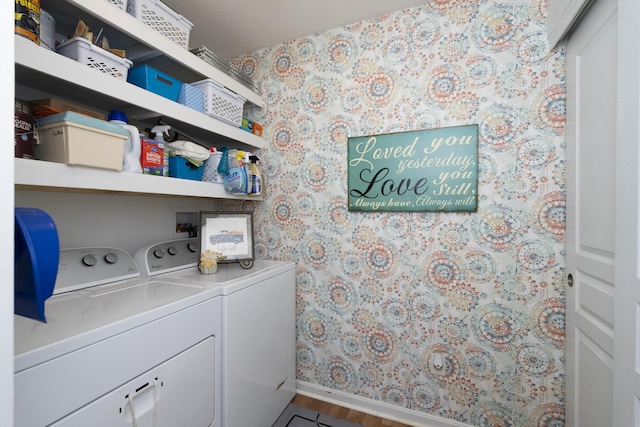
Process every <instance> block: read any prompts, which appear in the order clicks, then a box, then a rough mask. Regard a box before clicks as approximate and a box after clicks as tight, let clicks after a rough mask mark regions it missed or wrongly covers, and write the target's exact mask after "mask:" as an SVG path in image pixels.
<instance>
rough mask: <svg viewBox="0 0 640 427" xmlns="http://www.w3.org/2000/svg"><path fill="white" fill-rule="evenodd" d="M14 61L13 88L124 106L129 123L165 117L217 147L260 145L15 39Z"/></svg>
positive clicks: (235, 129) (233, 130) (256, 139)
mask: <svg viewBox="0 0 640 427" xmlns="http://www.w3.org/2000/svg"><path fill="white" fill-rule="evenodd" d="M106 4H107V6H109V7H112V8H114V9H115V7H113V6H110V5H109V4H108V3H106ZM116 11H118V10H117V9H116ZM176 46H177V45H176ZM191 56H194V57H195V55H191ZM196 59H197V58H196ZM15 63H16V66H17V67H21V68H22V70H23V71H24V73H22V74H20V73H19V72H16V83H18V84H20V83H22V84H23V85H24V86H27V85H28V84H31V85H38V84H39V86H40V87H37V88H38V89H41V90H43V89H46V87H47V86H49V87H51V89H50V90H51V91H56V92H58V93H63V94H64V93H65V92H69V93H68V94H67V95H66V96H64V97H65V98H68V99H82V100H84V101H85V103H86V102H93V103H94V104H95V105H94V106H96V105H97V106H105V107H109V105H116V106H122V105H126V106H127V107H124V108H123V107H117V108H116V109H125V110H127V113H128V114H127V115H128V116H129V118H130V119H136V116H140V117H139V118H140V119H142V120H144V119H147V118H150V117H160V116H162V117H168V118H171V119H174V120H176V121H178V122H180V123H183V126H182V127H185V128H188V130H189V131H190V132H189V133H190V134H191V133H193V134H196V135H197V136H198V137H199V139H206V138H207V135H208V134H209V135H210V139H212V140H214V139H216V138H217V136H220V137H221V140H223V141H225V142H223V143H222V144H217V145H229V144H228V142H230V141H235V142H239V143H241V144H246V145H248V146H250V147H254V148H262V146H263V142H262V138H261V137H259V136H256V135H254V134H251V133H249V132H246V131H244V130H242V129H240V128H239V127H234V126H232V125H229V124H227V123H225V122H223V121H220V120H217V119H215V118H213V117H210V116H208V115H206V114H203V113H200V112H198V111H195V110H192V109H191V108H188V107H186V106H184V105H181V104H178V103H177V102H173V101H171V100H169V99H167V98H164V97H162V96H160V95H157V94H155V93H153V92H150V91H148V90H145V89H142V88H140V87H138V86H135V85H132V84H130V83H127V82H126V81H125V80H120V79H117V78H115V77H112V76H110V75H107V74H104V73H102V72H100V71H99V70H96V69H92V68H90V67H88V66H86V65H84V64H81V63H79V62H76V61H73V60H72V59H69V58H66V57H64V56H62V55H60V54H57V53H55V52H52V51H50V50H48V49H45V48H43V47H40V46H38V45H36V44H35V43H33V42H31V41H29V40H28V39H26V38H24V37H20V36H15ZM43 64H46V67H44V66H43ZM23 80H24V82H23ZM58 96H62V95H58ZM106 109H107V110H109V109H110V108H106Z"/></svg>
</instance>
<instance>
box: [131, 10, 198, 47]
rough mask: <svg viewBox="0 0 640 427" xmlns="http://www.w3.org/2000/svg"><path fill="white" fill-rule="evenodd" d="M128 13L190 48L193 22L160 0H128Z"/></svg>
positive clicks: (175, 41)
mask: <svg viewBox="0 0 640 427" xmlns="http://www.w3.org/2000/svg"><path fill="white" fill-rule="evenodd" d="M127 13H128V14H129V15H132V16H134V17H136V19H138V20H140V21H142V22H144V23H145V24H146V25H148V26H150V27H151V28H153V29H154V30H156V31H158V32H159V33H161V34H162V35H164V36H165V37H167V38H168V39H170V40H171V41H173V42H174V43H176V44H178V45H179V46H182V47H183V48H185V49H188V48H189V33H190V32H191V29H192V28H193V24H192V23H191V22H189V21H188V20H187V19H185V18H184V17H183V16H182V15H180V14H179V13H177V12H175V11H174V10H173V9H171V8H170V7H169V6H167V5H166V4H164V3H162V2H161V1H159V0H128V2H127Z"/></svg>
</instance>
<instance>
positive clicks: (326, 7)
mask: <svg viewBox="0 0 640 427" xmlns="http://www.w3.org/2000/svg"><path fill="white" fill-rule="evenodd" d="M163 2H164V3H165V4H167V5H168V6H170V7H171V8H173V9H174V10H175V11H176V12H178V13H180V14H181V15H182V16H183V17H184V18H186V19H187V20H188V21H190V22H191V23H193V29H192V30H191V32H190V34H189V47H192V48H193V47H199V46H206V47H207V48H209V49H210V50H211V51H212V52H213V53H215V54H216V55H218V56H220V57H222V58H225V59H228V58H230V57H234V56H238V55H242V54H246V53H252V52H255V51H257V50H260V49H262V48H265V47H270V46H274V45H277V44H280V43H284V42H286V41H289V40H294V39H297V38H301V37H304V36H309V35H313V34H317V33H320V32H323V31H326V30H330V29H333V28H338V27H341V26H344V25H347V24H353V23H355V22H359V21H362V20H365V19H369V18H373V17H376V16H379V15H383V14H385V13H388V12H394V11H397V10H401V9H405V8H408V7H412V6H415V5H418V4H422V3H425V2H426V0H315V1H313V0H163Z"/></svg>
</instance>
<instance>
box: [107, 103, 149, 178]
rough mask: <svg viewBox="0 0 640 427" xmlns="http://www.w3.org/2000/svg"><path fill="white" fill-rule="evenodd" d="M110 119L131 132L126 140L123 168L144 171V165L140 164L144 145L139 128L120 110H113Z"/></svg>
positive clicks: (137, 171) (124, 169)
mask: <svg viewBox="0 0 640 427" xmlns="http://www.w3.org/2000/svg"><path fill="white" fill-rule="evenodd" d="M109 121H110V122H111V123H117V124H119V125H120V126H122V127H123V128H125V129H126V130H127V131H128V132H129V138H128V139H127V140H126V141H125V142H124V154H123V156H122V170H123V171H125V172H134V173H142V165H141V164H140V154H141V152H142V145H141V143H140V132H139V131H138V128H137V127H135V126H133V125H130V124H129V121H128V120H127V116H126V115H125V114H124V113H123V112H122V111H118V110H112V111H111V112H110V113H109Z"/></svg>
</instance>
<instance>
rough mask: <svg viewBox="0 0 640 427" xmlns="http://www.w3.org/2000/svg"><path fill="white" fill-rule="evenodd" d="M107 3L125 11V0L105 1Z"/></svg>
mask: <svg viewBox="0 0 640 427" xmlns="http://www.w3.org/2000/svg"><path fill="white" fill-rule="evenodd" d="M107 1H108V2H109V3H111V4H112V5H114V6H115V7H117V8H118V9H120V10H126V9H127V0H107Z"/></svg>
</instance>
